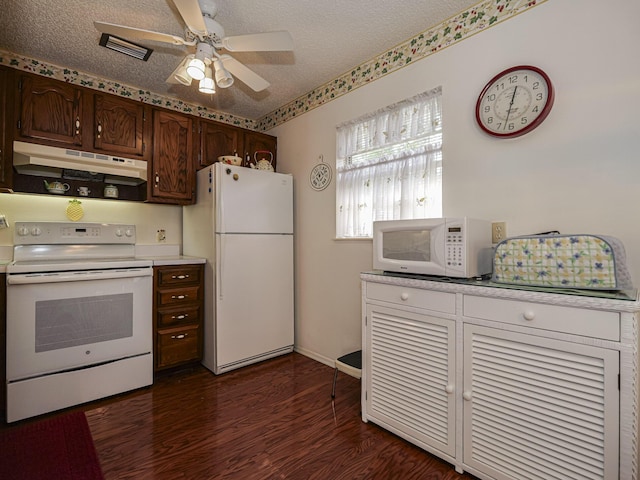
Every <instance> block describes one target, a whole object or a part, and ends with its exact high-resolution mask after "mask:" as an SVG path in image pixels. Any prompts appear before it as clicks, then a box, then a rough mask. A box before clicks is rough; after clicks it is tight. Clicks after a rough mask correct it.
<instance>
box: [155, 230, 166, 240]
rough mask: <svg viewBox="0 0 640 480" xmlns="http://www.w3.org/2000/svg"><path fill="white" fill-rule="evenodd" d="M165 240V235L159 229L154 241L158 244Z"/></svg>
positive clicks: (163, 231)
mask: <svg viewBox="0 0 640 480" xmlns="http://www.w3.org/2000/svg"><path fill="white" fill-rule="evenodd" d="M166 239H167V233H166V232H165V230H164V228H161V229H159V230H158V231H157V232H156V240H158V242H164V241H165V240H166Z"/></svg>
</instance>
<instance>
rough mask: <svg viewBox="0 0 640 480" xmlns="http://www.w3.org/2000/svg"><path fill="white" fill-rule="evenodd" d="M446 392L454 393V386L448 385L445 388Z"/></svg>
mask: <svg viewBox="0 0 640 480" xmlns="http://www.w3.org/2000/svg"><path fill="white" fill-rule="evenodd" d="M444 391H445V392H447V393H453V385H447V386H446V387H444Z"/></svg>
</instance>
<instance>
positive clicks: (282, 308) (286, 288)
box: [182, 163, 293, 374]
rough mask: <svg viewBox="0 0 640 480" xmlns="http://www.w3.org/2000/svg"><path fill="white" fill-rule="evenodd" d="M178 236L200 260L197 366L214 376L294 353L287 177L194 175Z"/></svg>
mask: <svg viewBox="0 0 640 480" xmlns="http://www.w3.org/2000/svg"><path fill="white" fill-rule="evenodd" d="M182 237H183V241H182V249H183V254H184V255H190V256H197V257H203V258H206V260H207V263H206V266H205V309H204V332H203V333H204V355H203V360H202V363H203V365H204V366H205V367H207V368H208V369H209V370H211V371H212V372H213V373H215V374H220V373H224V372H227V371H229V370H233V369H236V368H239V367H242V366H245V365H249V364H252V363H256V362H259V361H262V360H265V359H267V358H272V357H275V356H277V355H282V354H285V353H289V352H291V351H293V178H292V177H291V176H290V175H285V174H280V173H273V172H269V171H264V170H254V169H250V168H245V167H236V166H231V165H226V164H222V163H215V164H213V165H212V166H210V167H207V168H204V169H202V170H200V171H199V172H198V174H197V201H196V203H195V204H194V205H189V206H185V207H183V229H182Z"/></svg>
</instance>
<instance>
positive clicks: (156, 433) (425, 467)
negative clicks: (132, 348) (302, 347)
mask: <svg viewBox="0 0 640 480" xmlns="http://www.w3.org/2000/svg"><path fill="white" fill-rule="evenodd" d="M332 379H333V369H332V368H330V367H328V366H326V365H323V364H321V363H319V362H316V361H314V360H311V359H309V358H307V357H304V356H302V355H300V354H297V353H293V354H290V355H286V356H283V357H278V358H275V359H272V360H267V361H265V362H262V363H259V364H257V365H252V366H249V367H245V368H242V369H239V370H236V371H233V372H229V373H226V374H224V375H219V376H215V375H213V374H212V373H211V372H209V371H208V370H206V369H204V368H203V367H200V366H199V367H195V368H193V369H191V370H189V371H181V372H177V373H175V374H172V375H167V376H163V377H160V378H158V379H156V381H155V383H154V385H153V386H152V387H150V388H146V389H141V390H138V391H135V392H131V393H128V394H123V395H120V396H117V397H114V398H111V399H107V400H102V401H99V402H94V403H91V404H88V405H85V406H83V407H82V410H84V411H85V412H86V416H87V419H88V421H89V426H90V428H91V433H92V435H93V438H94V442H95V446H96V450H97V452H98V456H99V458H100V462H101V465H102V469H103V471H104V475H105V478H106V479H107V480H114V479H158V480H160V479H162V480H164V479H166V480H176V479H189V480H201V479H202V480H205V479H238V480H240V479H242V480H254V479H255V480H258V479H259V480H264V479H289V480H306V479H321V480H337V479H349V480H351V479H385V480H387V479H394V480H395V479H398V480H409V479H429V480H448V479H458V480H462V479H471V478H473V477H471V476H469V475H458V474H457V473H456V472H455V470H454V469H453V468H452V467H451V466H450V465H449V464H447V463H445V462H442V461H441V460H439V459H437V458H435V457H433V456H431V455H430V454H428V453H426V452H424V451H423V450H421V449H419V448H417V447H414V446H413V445H411V444H409V443H408V442H406V441H404V440H402V439H400V438H398V437H396V436H395V435H392V434H390V433H388V432H387V431H385V430H383V429H381V428H379V427H377V426H376V425H374V424H372V423H363V422H362V420H361V417H360V381H359V380H357V379H355V378H353V377H349V376H347V375H345V374H343V373H340V374H339V377H338V384H337V389H336V401H335V418H334V414H333V410H332V406H331V396H330V393H331V382H332Z"/></svg>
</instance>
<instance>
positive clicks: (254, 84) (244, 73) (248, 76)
mask: <svg viewBox="0 0 640 480" xmlns="http://www.w3.org/2000/svg"><path fill="white" fill-rule="evenodd" d="M220 60H221V61H222V65H223V66H224V68H225V69H227V70H228V71H229V73H231V75H233V76H234V77H236V78H237V79H238V80H240V81H241V82H242V83H244V84H245V85H247V86H249V87H250V88H251V89H252V90H255V91H256V92H260V91H262V90H264V89H265V88H267V87H268V86H269V85H271V84H270V83H269V82H267V81H266V80H265V79H264V78H262V77H261V76H260V75H258V74H257V73H255V72H254V71H253V70H251V69H249V68H248V67H246V66H244V65H243V64H242V63H240V62H239V61H237V60H236V59H235V58H233V57H231V56H230V55H220Z"/></svg>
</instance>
